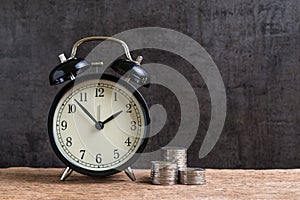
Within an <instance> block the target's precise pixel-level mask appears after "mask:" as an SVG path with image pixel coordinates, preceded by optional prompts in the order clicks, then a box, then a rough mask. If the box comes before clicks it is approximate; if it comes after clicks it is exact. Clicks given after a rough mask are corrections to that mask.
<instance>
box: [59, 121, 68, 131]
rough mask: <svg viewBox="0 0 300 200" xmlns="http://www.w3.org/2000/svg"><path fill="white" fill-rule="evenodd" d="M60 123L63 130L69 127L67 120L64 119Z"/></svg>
mask: <svg viewBox="0 0 300 200" xmlns="http://www.w3.org/2000/svg"><path fill="white" fill-rule="evenodd" d="M60 125H61V130H63V131H64V130H66V129H67V127H68V123H67V121H66V120H63V121H62V122H61V124H60Z"/></svg>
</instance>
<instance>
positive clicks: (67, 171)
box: [60, 167, 73, 181]
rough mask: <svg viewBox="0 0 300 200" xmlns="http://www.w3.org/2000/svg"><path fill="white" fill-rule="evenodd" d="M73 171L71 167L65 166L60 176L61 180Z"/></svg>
mask: <svg viewBox="0 0 300 200" xmlns="http://www.w3.org/2000/svg"><path fill="white" fill-rule="evenodd" d="M72 172H73V169H70V168H69V167H66V168H65V170H64V172H63V174H62V175H61V177H60V180H61V181H64V180H66V179H67V178H68V177H69V176H70V175H71V174H72Z"/></svg>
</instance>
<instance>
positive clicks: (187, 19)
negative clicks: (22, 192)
mask: <svg viewBox="0 0 300 200" xmlns="http://www.w3.org/2000/svg"><path fill="white" fill-rule="evenodd" d="M299 13H300V1H299V0H286V1H281V0H264V1H259V0H226V1H224V0H200V1H183V0H167V1H138V0H136V1H135V0H134V1H129V2H127V1H115V0H109V1H108V0H107V1H97V0H91V1H84V0H77V1H71V0H66V1H58V0H57V1H55V0H51V1H50V0H49V1H38V0H35V1H33V0H32V1H25V0H3V1H1V5H0V27H1V28H0V46H1V49H0V70H1V71H0V72H1V73H0V85H1V87H0V91H1V96H0V127H1V132H0V150H1V151H0V167H7V166H62V164H61V162H60V161H59V160H58V159H57V158H56V156H55V155H54V153H53V151H52V149H51V147H50V143H49V140H48V135H47V130H46V121H47V114H48V113H47V112H48V109H49V107H50V105H51V102H52V100H53V98H54V96H55V94H56V93H57V92H58V90H59V89H60V88H61V87H60V86H57V87H50V86H49V84H48V74H49V72H50V71H51V69H52V68H53V67H54V66H56V65H57V64H58V60H57V55H58V54H59V53H61V52H66V53H68V52H69V51H70V48H71V46H72V44H73V43H74V42H75V41H76V40H78V39H80V38H82V37H86V36H90V35H114V34H116V33H119V32H121V31H125V30H128V29H131V28H138V27H144V26H159V27H165V28H170V29H174V30H177V31H180V32H182V33H184V34H187V35H188V36H190V37H192V38H193V39H195V40H196V41H198V42H199V43H200V44H201V45H203V46H204V47H205V48H206V50H207V51H208V52H209V53H210V54H211V56H212V58H213V59H214V61H215V62H216V64H217V66H218V67H219V70H220V72H221V74H222V77H223V80H224V83H225V86H226V92H227V100H228V113H227V119H226V124H225V127H224V130H223V133H222V135H221V138H220V140H219V141H218V143H217V145H216V146H215V148H214V149H213V151H212V152H211V153H210V154H209V155H208V156H207V157H205V158H204V159H201V160H199V158H198V151H199V147H200V144H201V143H202V140H203V137H204V135H205V133H206V130H207V128H208V123H209V119H210V100H209V96H208V91H207V88H206V86H205V83H204V82H203V81H202V80H201V79H200V80H199V77H198V75H197V76H195V71H193V68H192V67H191V66H188V65H187V64H186V62H185V61H184V60H182V59H181V58H179V57H176V56H175V57H174V55H170V54H167V53H164V52H157V51H154V50H148V51H145V52H143V55H144V57H145V61H148V62H160V63H164V64H167V65H169V66H173V67H174V68H175V69H177V70H179V71H181V72H182V73H184V75H185V76H186V77H187V78H188V79H189V80H190V81H191V84H192V86H193V87H194V89H195V91H196V94H197V95H198V97H199V103H200V108H201V121H200V129H199V131H198V135H197V137H196V139H195V141H194V143H193V145H192V146H191V147H190V149H189V164H190V165H201V166H203V167H217V168H223V167H225V168H291V167H299V166H300V159H299V157H300V125H299V124H300V112H299V110H300V105H299V99H300V14H299ZM87 52H88V50H83V51H81V52H80V53H81V54H82V55H83V56H84V55H85V54H86V53H87ZM181 64H183V65H184V66H186V68H185V69H182V68H181V67H180V65H181ZM157 91H160V92H159V95H154V94H157ZM145 96H146V99H147V100H148V102H149V103H150V104H153V103H157V102H161V103H163V104H164V105H165V107H166V109H167V111H168V112H169V119H168V122H167V125H166V127H165V128H164V129H163V131H162V132H161V133H160V134H159V137H154V138H152V139H151V141H150V143H149V146H148V148H149V149H155V148H158V147H159V146H162V145H165V144H167V143H168V141H169V140H170V138H172V136H173V135H172V134H173V133H175V132H176V130H177V128H178V122H177V121H176V120H175V119H176V116H177V115H178V114H176V113H178V112H177V111H178V109H179V105H178V103H177V101H176V99H175V98H174V96H172V95H171V94H170V91H168V90H166V89H163V88H160V87H159V86H154V87H152V88H150V90H149V91H146V92H145ZM162 99H163V100H162ZM171 104H172V105H171Z"/></svg>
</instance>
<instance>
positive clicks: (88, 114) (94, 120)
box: [74, 99, 98, 124]
mask: <svg viewBox="0 0 300 200" xmlns="http://www.w3.org/2000/svg"><path fill="white" fill-rule="evenodd" d="M74 101H75V102H76V103H77V104H78V105H79V107H80V108H81V109H82V111H83V112H84V113H85V114H86V115H87V116H89V118H90V119H91V120H93V122H95V124H97V123H98V122H97V120H96V119H95V118H94V117H93V115H91V113H89V111H88V110H87V109H86V108H85V107H84V106H83V105H82V104H81V103H79V102H78V101H77V100H76V99H74Z"/></svg>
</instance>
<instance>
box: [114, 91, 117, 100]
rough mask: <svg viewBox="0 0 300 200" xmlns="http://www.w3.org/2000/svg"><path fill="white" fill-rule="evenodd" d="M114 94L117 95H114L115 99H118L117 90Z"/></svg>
mask: <svg viewBox="0 0 300 200" xmlns="http://www.w3.org/2000/svg"><path fill="white" fill-rule="evenodd" d="M114 94H115V96H114V97H115V99H114V101H118V98H117V97H118V96H117V93H116V92H114Z"/></svg>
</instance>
